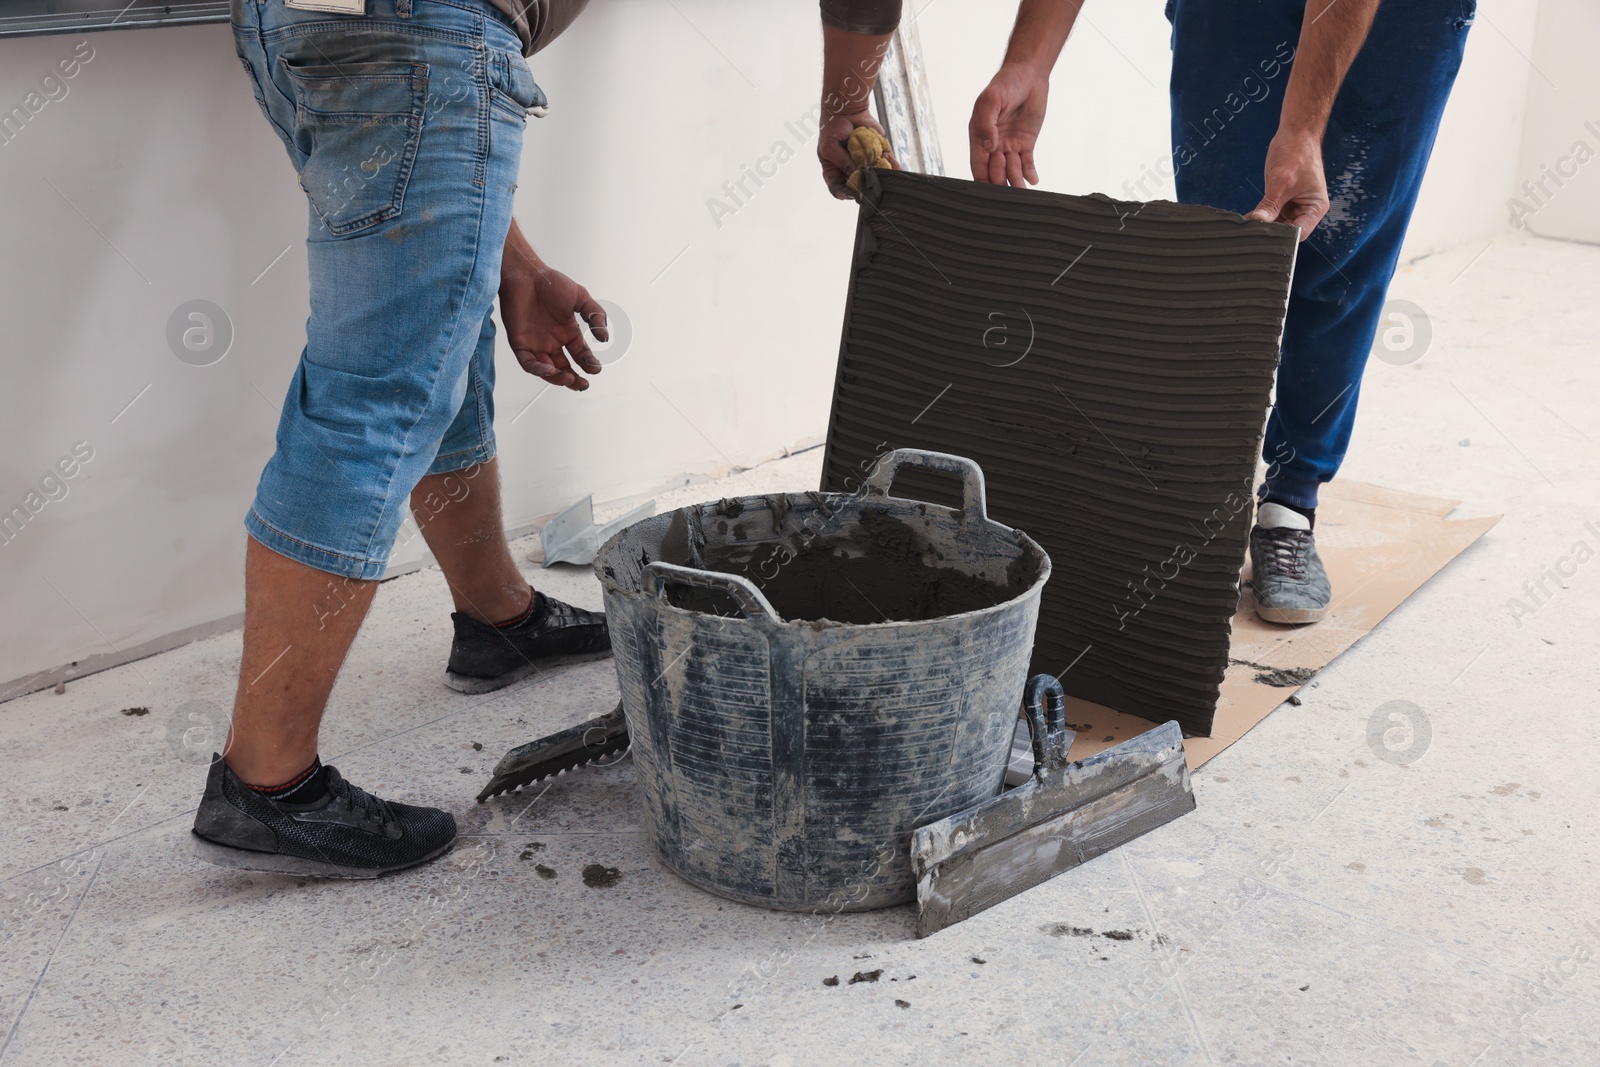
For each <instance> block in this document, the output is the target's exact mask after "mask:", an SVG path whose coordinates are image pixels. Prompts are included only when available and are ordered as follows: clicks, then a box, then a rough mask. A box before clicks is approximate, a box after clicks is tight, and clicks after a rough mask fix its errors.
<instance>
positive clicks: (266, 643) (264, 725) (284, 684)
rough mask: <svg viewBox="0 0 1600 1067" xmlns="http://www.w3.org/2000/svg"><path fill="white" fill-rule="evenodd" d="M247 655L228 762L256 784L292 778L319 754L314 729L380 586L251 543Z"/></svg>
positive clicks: (247, 558)
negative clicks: (325, 569)
mask: <svg viewBox="0 0 1600 1067" xmlns="http://www.w3.org/2000/svg"><path fill="white" fill-rule="evenodd" d="M244 559H245V561H244V588H245V597H244V657H243V658H242V659H241V660H240V663H239V691H238V695H237V696H236V697H235V698H234V705H233V729H232V730H231V731H230V732H229V736H228V745H227V749H226V756H227V764H228V766H229V767H231V768H232V769H233V773H235V774H237V775H238V776H239V777H240V778H241V779H243V780H244V781H246V782H248V783H250V784H252V785H276V784H277V783H279V782H284V781H287V780H289V779H290V778H293V777H294V776H295V775H296V774H299V773H300V772H301V771H303V770H305V769H306V768H307V767H308V766H310V765H311V761H312V760H313V759H315V758H316V756H317V728H318V726H319V725H320V724H321V722H322V711H323V708H324V707H325V706H326V705H327V703H328V694H329V693H330V692H332V691H333V682H334V679H335V678H337V677H338V676H339V668H340V667H341V666H342V665H343V664H344V658H345V655H346V654H347V653H348V652H349V651H350V644H351V642H353V641H354V640H355V637H356V631H357V630H359V629H360V628H361V620H362V619H364V618H365V617H366V614H367V608H368V607H369V606H370V605H371V604H372V595H373V593H374V592H376V590H377V588H378V583H377V582H361V581H356V580H354V579H351V578H343V577H339V576H337V575H332V574H329V573H328V572H326V571H319V570H317V569H316V568H314V567H307V566H306V565H305V564H303V563H296V562H295V561H294V560H291V559H289V558H287V557H285V556H280V555H279V554H278V553H276V552H274V551H272V550H271V549H270V548H267V547H266V546H265V545H263V544H261V543H260V542H259V541H257V540H255V538H250V540H249V544H248V546H247V547H246V550H245V558H244Z"/></svg>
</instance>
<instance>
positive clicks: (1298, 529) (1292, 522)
mask: <svg viewBox="0 0 1600 1067" xmlns="http://www.w3.org/2000/svg"><path fill="white" fill-rule="evenodd" d="M1250 570H1251V576H1250V585H1251V588H1253V589H1254V590H1255V593H1256V614H1257V615H1259V616H1261V618H1263V619H1265V620H1266V621H1268V622H1281V623H1308V622H1320V621H1321V620H1322V617H1323V616H1325V615H1327V614H1328V604H1329V602H1330V601H1331V600H1332V599H1333V589H1332V587H1331V586H1330V585H1329V584H1328V572H1327V571H1325V570H1323V567H1322V558H1321V557H1320V556H1318V555H1317V543H1316V539H1315V535H1314V534H1313V533H1312V532H1311V524H1310V522H1308V521H1307V520H1306V518H1305V516H1303V515H1300V514H1298V513H1296V512H1293V511H1290V510H1289V509H1288V508H1285V507H1282V506H1281V505H1277V504H1271V503H1268V504H1263V505H1262V507H1261V510H1260V511H1259V512H1258V513H1257V516H1256V525H1255V527H1254V528H1253V529H1252V530H1251V531H1250Z"/></svg>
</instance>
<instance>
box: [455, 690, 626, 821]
mask: <svg viewBox="0 0 1600 1067" xmlns="http://www.w3.org/2000/svg"><path fill="white" fill-rule="evenodd" d="M627 747H628V724H627V722H626V721H625V720H624V719H623V718H622V705H621V704H620V703H619V704H618V705H617V706H616V708H615V709H613V710H612V711H609V712H607V713H606V714H604V715H601V716H598V717H596V718H593V719H589V720H587V721H585V722H580V723H579V724H578V725H576V726H569V727H567V728H566V729H565V730H562V731H560V732H559V733H554V734H551V735H550V736H549V737H541V738H540V739H539V740H537V741H529V742H528V743H527V744H525V745H518V746H517V747H516V748H514V749H512V750H511V751H510V752H507V753H506V754H505V755H504V756H501V757H500V762H499V763H497V764H495V767H494V777H492V778H490V779H489V784H488V785H486V786H484V787H483V792H481V793H479V794H478V803H479V804H482V803H483V802H484V801H486V800H488V799H489V798H490V797H493V796H498V795H500V794H501V793H506V792H509V791H511V790H513V789H519V788H521V787H522V786H525V785H532V784H533V783H534V782H537V781H540V780H541V779H544V778H551V777H554V776H555V775H558V774H561V773H562V772H563V771H570V770H575V769H576V768H578V767H582V766H584V765H586V764H589V763H594V762H595V761H597V760H602V759H605V758H606V757H607V756H611V755H614V754H616V753H619V752H624V751H626V750H627ZM617 758H618V759H621V758H622V757H621V756H618V757H617Z"/></svg>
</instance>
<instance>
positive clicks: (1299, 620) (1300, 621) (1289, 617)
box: [1256, 604, 1328, 626]
mask: <svg viewBox="0 0 1600 1067" xmlns="http://www.w3.org/2000/svg"><path fill="white" fill-rule="evenodd" d="M1256 614H1257V615H1258V616H1260V617H1261V618H1263V619H1265V620H1266V621H1267V622H1277V623H1284V624H1286V625H1290V626H1294V625H1304V624H1305V623H1308V622H1321V621H1322V620H1323V618H1324V616H1326V615H1327V614H1328V609H1327V608H1269V607H1267V606H1265V605H1263V604H1257V605H1256Z"/></svg>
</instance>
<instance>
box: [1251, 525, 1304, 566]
mask: <svg viewBox="0 0 1600 1067" xmlns="http://www.w3.org/2000/svg"><path fill="white" fill-rule="evenodd" d="M1257 546H1258V551H1259V552H1260V553H1261V557H1262V558H1261V562H1263V563H1265V564H1267V566H1268V567H1270V569H1271V571H1272V574H1273V575H1275V576H1282V577H1285V578H1304V577H1305V576H1306V573H1307V570H1308V568H1309V564H1310V560H1311V552H1312V540H1311V531H1310V530H1289V529H1284V528H1282V527H1277V528H1274V527H1263V528H1261V530H1260V537H1259V540H1258V542H1257Z"/></svg>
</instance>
